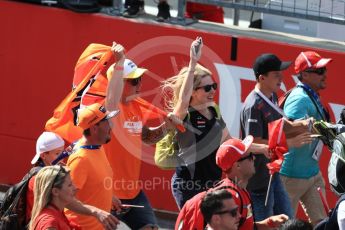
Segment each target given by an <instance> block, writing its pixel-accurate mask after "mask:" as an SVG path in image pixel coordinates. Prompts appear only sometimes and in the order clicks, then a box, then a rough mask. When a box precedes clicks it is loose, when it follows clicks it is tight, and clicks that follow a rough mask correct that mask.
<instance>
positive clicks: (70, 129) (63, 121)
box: [45, 44, 112, 143]
mask: <svg viewBox="0 0 345 230" xmlns="http://www.w3.org/2000/svg"><path fill="white" fill-rule="evenodd" d="M110 48H111V47H109V46H105V45H101V44H90V45H89V46H88V47H87V48H86V49H85V51H84V52H83V53H82V55H81V56H80V58H79V60H78V62H77V64H76V67H75V70H74V78H73V89H72V92H70V93H69V94H68V95H67V97H66V98H65V99H64V100H63V101H62V102H61V103H60V104H59V105H58V106H57V107H56V109H55V110H54V114H53V117H51V118H50V119H49V120H48V121H47V123H46V126H45V129H46V130H47V131H51V132H55V133H57V134H59V135H60V136H61V137H62V138H63V139H65V140H66V141H67V142H70V143H71V142H74V141H75V140H77V139H79V138H80V137H81V135H82V130H81V129H80V128H79V127H77V126H75V125H74V121H75V119H76V114H77V109H79V106H80V101H81V96H82V94H83V93H84V90H85V88H87V87H88V86H89V85H91V84H92V82H93V81H94V80H93V78H94V77H96V76H98V77H99V78H101V77H100V76H101V75H102V76H106V74H105V71H106V69H107V68H106V67H108V66H109V65H110V64H109V63H110V59H111V58H112V52H111V50H110Z"/></svg>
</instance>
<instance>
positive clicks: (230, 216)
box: [200, 189, 240, 230]
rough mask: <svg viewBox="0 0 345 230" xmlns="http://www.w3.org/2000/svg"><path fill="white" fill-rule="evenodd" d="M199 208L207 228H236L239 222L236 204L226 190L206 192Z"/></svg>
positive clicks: (235, 229) (232, 229)
mask: <svg viewBox="0 0 345 230" xmlns="http://www.w3.org/2000/svg"><path fill="white" fill-rule="evenodd" d="M200 210H201V213H202V215H203V217H204V220H205V221H206V223H207V224H208V227H207V229H214V230H222V229H226V230H237V229H238V225H239V222H240V214H239V212H238V205H237V204H236V203H235V201H234V199H232V195H231V193H230V192H228V191H227V190H225V189H222V190H217V191H214V192H208V193H207V194H206V196H205V197H204V198H203V199H202V201H201V204H200Z"/></svg>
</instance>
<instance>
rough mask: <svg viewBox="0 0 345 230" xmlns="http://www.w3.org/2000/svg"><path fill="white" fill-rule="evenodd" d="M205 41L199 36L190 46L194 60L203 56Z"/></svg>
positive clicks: (196, 60) (191, 57)
mask: <svg viewBox="0 0 345 230" xmlns="http://www.w3.org/2000/svg"><path fill="white" fill-rule="evenodd" d="M202 46H203V42H202V38H201V37H197V38H196V39H195V40H194V41H193V42H192V45H191V47H190V54H189V55H190V59H191V60H193V61H194V62H198V61H199V59H200V57H201V50H202Z"/></svg>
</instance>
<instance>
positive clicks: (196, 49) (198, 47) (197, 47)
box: [194, 37, 202, 55]
mask: <svg viewBox="0 0 345 230" xmlns="http://www.w3.org/2000/svg"><path fill="white" fill-rule="evenodd" d="M201 44H202V38H201V37H200V38H199V41H198V44H197V45H196V46H194V52H195V55H197V54H198V53H199V50H200V46H201Z"/></svg>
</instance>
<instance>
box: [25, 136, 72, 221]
mask: <svg viewBox="0 0 345 230" xmlns="http://www.w3.org/2000/svg"><path fill="white" fill-rule="evenodd" d="M64 147H65V142H64V140H63V139H62V138H61V137H60V136H59V135H57V134H55V133H52V132H43V133H42V134H41V135H40V136H39V137H38V139H37V141H36V154H35V156H34V158H33V159H32V160H31V164H32V165H33V166H34V167H33V168H32V169H31V170H33V171H35V172H38V171H39V170H40V169H41V168H42V167H44V166H49V165H51V163H52V162H53V160H55V159H56V157H57V156H58V155H59V154H60V153H61V152H62V150H63V149H64ZM34 183H35V176H33V177H31V179H30V181H29V183H28V190H27V192H26V220H27V221H29V220H30V218H31V210H32V207H33V202H34Z"/></svg>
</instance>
